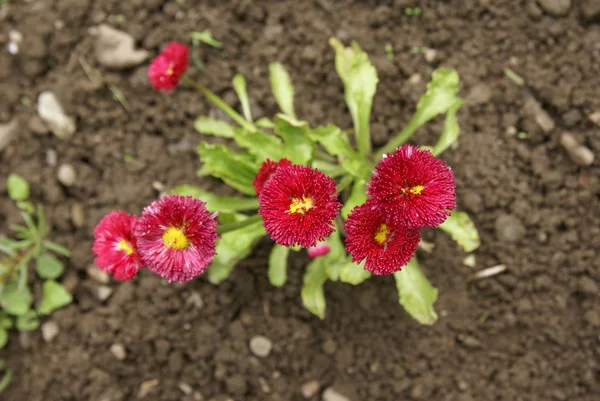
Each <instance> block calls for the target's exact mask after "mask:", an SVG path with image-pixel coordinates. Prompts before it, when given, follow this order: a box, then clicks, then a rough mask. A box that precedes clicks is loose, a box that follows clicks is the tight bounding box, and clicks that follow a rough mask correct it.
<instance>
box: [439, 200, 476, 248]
mask: <svg viewBox="0 0 600 401" xmlns="http://www.w3.org/2000/svg"><path fill="white" fill-rule="evenodd" d="M440 229H442V231H444V232H445V233H447V234H448V235H450V237H451V238H452V239H453V240H454V241H456V243H457V244H458V245H460V246H461V247H462V248H463V249H464V250H465V252H473V251H474V250H475V249H477V248H479V245H481V241H480V239H479V233H478V232H477V227H475V224H474V223H473V221H472V220H471V218H470V217H469V215H468V214H466V213H465V212H459V211H456V210H454V211H452V213H451V214H450V216H449V217H448V218H447V219H446V221H445V222H443V223H442V224H441V225H440Z"/></svg>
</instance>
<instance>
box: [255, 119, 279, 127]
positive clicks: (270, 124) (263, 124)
mask: <svg viewBox="0 0 600 401" xmlns="http://www.w3.org/2000/svg"><path fill="white" fill-rule="evenodd" d="M254 125H256V126H257V127H258V128H268V129H273V128H275V124H273V121H271V120H270V119H269V118H267V117H261V118H259V119H258V120H256V122H255V123H254Z"/></svg>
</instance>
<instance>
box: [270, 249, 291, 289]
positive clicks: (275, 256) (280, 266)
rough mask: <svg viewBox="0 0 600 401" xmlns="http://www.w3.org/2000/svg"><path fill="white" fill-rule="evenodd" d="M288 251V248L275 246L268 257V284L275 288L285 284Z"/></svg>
mask: <svg viewBox="0 0 600 401" xmlns="http://www.w3.org/2000/svg"><path fill="white" fill-rule="evenodd" d="M289 252H290V249H289V248H288V247H285V246H282V245H279V244H275V245H273V249H271V254H270V255H269V282H270V283H271V285H274V286H275V287H281V286H283V285H284V284H285V280H286V278H287V258H288V254H289Z"/></svg>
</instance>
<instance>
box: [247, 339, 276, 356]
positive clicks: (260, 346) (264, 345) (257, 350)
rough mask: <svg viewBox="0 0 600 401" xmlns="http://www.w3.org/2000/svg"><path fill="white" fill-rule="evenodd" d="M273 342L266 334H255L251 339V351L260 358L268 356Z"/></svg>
mask: <svg viewBox="0 0 600 401" xmlns="http://www.w3.org/2000/svg"><path fill="white" fill-rule="evenodd" d="M272 348H273V343H272V342H271V340H269V339H268V338H267V337H265V336H254V337H252V339H251V340H250V351H252V353H253V354H254V355H256V356H258V357H260V358H266V357H267V356H269V354H270V353H271V349H272Z"/></svg>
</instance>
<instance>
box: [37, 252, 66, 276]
mask: <svg viewBox="0 0 600 401" xmlns="http://www.w3.org/2000/svg"><path fill="white" fill-rule="evenodd" d="M36 271H37V274H38V275H39V276H40V277H41V278H43V279H55V278H59V277H60V276H62V274H63V272H64V267H63V265H62V263H61V262H60V260H58V259H56V258H55V257H54V256H52V255H48V254H43V255H40V257H39V258H38V260H37V265H36Z"/></svg>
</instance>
